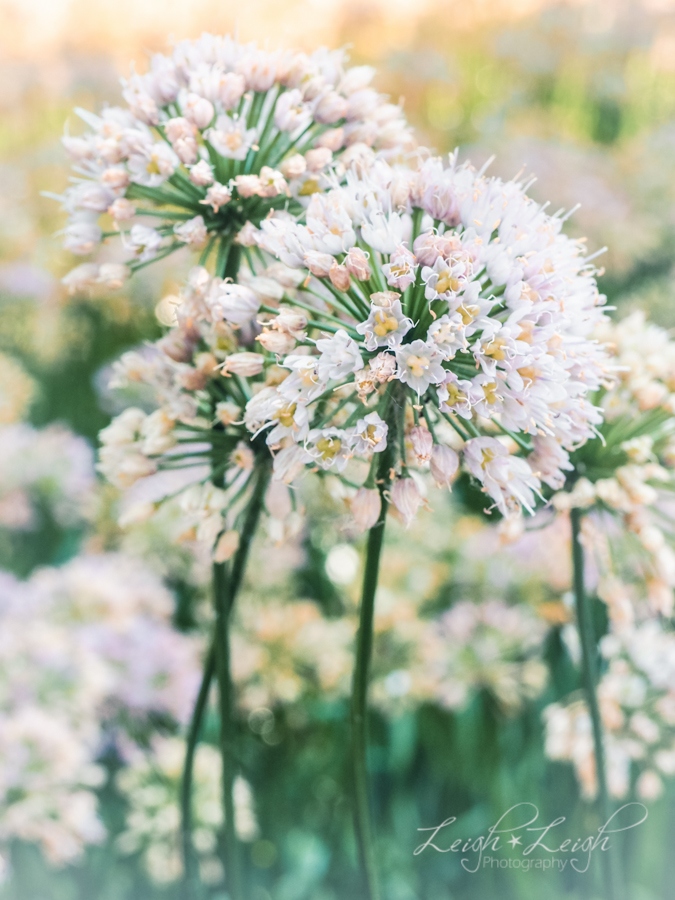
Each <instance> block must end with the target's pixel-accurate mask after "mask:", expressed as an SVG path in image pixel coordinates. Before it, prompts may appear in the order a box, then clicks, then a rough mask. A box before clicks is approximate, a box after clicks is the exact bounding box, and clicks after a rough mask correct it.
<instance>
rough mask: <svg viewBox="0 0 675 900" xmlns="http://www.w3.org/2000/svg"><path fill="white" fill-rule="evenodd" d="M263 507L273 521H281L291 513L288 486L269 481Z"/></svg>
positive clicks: (291, 507) (280, 482)
mask: <svg viewBox="0 0 675 900" xmlns="http://www.w3.org/2000/svg"><path fill="white" fill-rule="evenodd" d="M265 506H266V507H267V512H268V513H269V514H270V515H271V516H272V518H274V519H279V520H280V521H283V520H284V519H285V518H286V517H287V516H289V515H290V514H291V513H292V511H293V505H292V503H291V492H290V491H289V489H288V485H286V484H284V482H283V481H277V480H276V479H275V480H273V481H271V482H270V486H269V487H268V488H267V494H266V496H265Z"/></svg>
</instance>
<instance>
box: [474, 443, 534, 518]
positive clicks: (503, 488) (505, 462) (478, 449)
mask: <svg viewBox="0 0 675 900" xmlns="http://www.w3.org/2000/svg"><path fill="white" fill-rule="evenodd" d="M464 463H465V465H466V467H467V469H468V470H469V471H470V472H471V474H472V475H473V476H474V477H475V478H477V479H478V481H480V482H481V484H482V485H483V490H484V491H485V492H486V493H487V494H489V495H490V497H492V499H493V500H494V501H495V505H496V506H497V508H498V509H499V511H500V512H501V513H502V514H503V515H508V514H509V513H512V512H514V511H516V510H517V509H518V508H519V507H520V506H524V507H525V509H527V511H528V512H533V509H534V503H535V494H536V493H538V492H539V487H540V484H539V479H538V478H537V477H536V475H534V473H533V472H532V469H531V468H530V467H529V466H528V464H527V462H526V461H525V460H524V459H519V458H518V457H516V456H511V454H510V453H509V451H508V450H507V449H506V447H505V446H504V444H502V443H501V441H498V440H497V439H496V438H490V437H479V438H472V439H471V440H469V441H467V442H466V444H465V445H464Z"/></svg>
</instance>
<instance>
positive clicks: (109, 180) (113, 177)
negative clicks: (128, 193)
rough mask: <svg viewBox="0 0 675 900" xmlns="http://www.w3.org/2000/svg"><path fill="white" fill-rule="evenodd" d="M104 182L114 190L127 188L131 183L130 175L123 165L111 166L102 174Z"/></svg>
mask: <svg viewBox="0 0 675 900" xmlns="http://www.w3.org/2000/svg"><path fill="white" fill-rule="evenodd" d="M101 181H102V183H103V184H104V185H105V186H106V187H108V188H112V189H113V190H115V189H117V188H125V187H127V185H128V184H129V181H130V176H129V173H128V172H127V170H126V169H124V168H122V166H110V167H109V168H107V169H104V171H103V172H102V174H101Z"/></svg>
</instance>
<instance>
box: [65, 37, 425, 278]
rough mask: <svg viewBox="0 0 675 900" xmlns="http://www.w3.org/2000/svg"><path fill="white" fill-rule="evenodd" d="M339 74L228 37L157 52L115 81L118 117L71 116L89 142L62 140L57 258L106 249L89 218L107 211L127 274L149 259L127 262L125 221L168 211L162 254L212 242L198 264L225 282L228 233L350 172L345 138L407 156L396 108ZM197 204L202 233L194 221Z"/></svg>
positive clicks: (317, 60) (107, 113)
mask: <svg viewBox="0 0 675 900" xmlns="http://www.w3.org/2000/svg"><path fill="white" fill-rule="evenodd" d="M348 71H349V70H348V69H347V68H346V67H345V59H344V56H343V54H340V53H338V54H335V55H334V57H333V59H332V62H331V63H330V64H329V65H326V62H325V58H324V56H323V52H322V51H318V52H317V53H315V54H311V55H309V56H308V55H305V54H302V53H294V52H290V53H287V54H280V53H277V52H274V51H268V50H261V49H258V48H256V47H255V45H252V44H240V43H239V42H238V41H236V40H234V39H232V38H231V37H229V36H224V37H219V36H213V35H205V36H202V38H200V39H198V40H197V41H193V42H189V41H182V42H180V43H179V44H177V45H176V46H175V48H174V50H173V53H172V54H171V55H170V56H162V55H159V54H157V55H155V56H154V57H153V59H152V61H151V63H150V69H149V71H148V72H147V73H146V74H144V75H139V74H136V73H133V74H132V75H131V77H130V78H129V79H128V80H127V81H125V82H124V89H123V91H122V96H123V99H124V101H126V104H127V105H126V106H120V107H112V108H109V109H106V110H104V111H103V112H102V113H101V114H100V115H95V114H93V113H90V112H87V111H85V110H78V115H80V116H81V117H82V118H83V119H84V120H85V122H86V124H87V125H88V126H89V128H90V131H89V132H87V133H86V134H85V135H83V136H82V137H78V138H71V137H69V136H66V137H65V138H64V142H63V143H64V146H65V148H66V150H67V152H68V153H69V155H70V156H71V157H72V159H73V162H74V164H75V165H76V166H77V167H78V180H77V183H75V184H73V185H72V186H71V187H69V188H68V189H67V191H66V193H65V195H64V196H63V198H62V199H63V204H64V207H65V208H66V210H67V211H68V213H69V214H70V216H71V218H70V221H69V223H68V224H67V226H66V228H65V229H64V237H65V244H66V247H67V249H68V250H70V251H71V252H73V253H75V254H79V255H86V254H89V253H93V252H95V251H96V249H97V247H98V246H99V245H100V243H101V241H102V240H103V239H104V238H103V232H102V230H101V227H100V223H98V221H97V219H98V217H99V216H100V215H101V214H103V213H106V212H107V211H108V210H109V211H110V214H111V215H112V216H113V218H114V219H115V222H116V223H117V224H118V225H119V226H121V227H120V231H121V237H122V242H123V246H124V247H126V248H128V249H130V250H131V252H132V255H131V257H130V258H129V259H128V263H129V264H130V266H131V268H132V269H136V268H137V267H138V266H139V265H143V264H145V263H147V262H149V261H150V260H151V259H152V258H154V257H153V256H152V251H149V252H147V253H144V254H143V255H142V256H138V258H135V257H134V254H135V253H136V250H137V248H138V247H139V246H142V247H143V248H145V247H147V246H148V242H147V241H146V240H141V239H140V237H139V236H138V235H136V236H135V237H131V238H130V237H129V227H131V228H133V227H135V226H136V225H138V224H139V222H137V221H134V220H135V217H136V215H137V214H138V215H141V214H143V212H144V211H145V210H149V211H152V212H155V211H160V210H162V209H165V208H166V207H167V205H168V206H170V207H171V210H172V211H171V214H169V213H167V218H166V220H165V221H164V222H162V221H161V216H160V217H159V222H158V223H157V225H158V228H157V230H158V232H159V233H160V234H161V235H162V236H163V238H164V243H163V246H162V256H164V255H168V254H169V253H172V252H174V251H175V250H176V249H178V248H179V247H180V246H181V245H182V243H187V244H188V245H191V246H195V247H196V246H201V245H203V244H204V243H205V241H207V240H208V241H212V243H210V244H207V247H206V248H205V258H208V257H209V256H210V254H211V253H212V252H213V254H214V256H215V257H216V259H217V260H218V262H219V267H222V268H219V271H218V272H217V274H218V275H223V274H225V271H224V269H225V263H226V259H227V257H228V255H229V252H230V248H231V247H232V245H233V243H234V241H233V239H234V238H235V236H236V235H238V234H245V233H247V232H245V229H246V228H247V226H248V225H251V226H252V227H253V228H256V229H257V228H258V227H259V225H260V222H261V221H262V220H264V219H265V218H266V216H267V215H268V214H269V213H270V212H272V211H274V210H278V209H281V208H288V210H289V211H290V213H291V214H292V215H298V214H301V213H302V212H303V208H304V206H306V204H307V202H308V199H307V198H311V196H312V194H313V192H314V191H322V190H324V189H325V188H326V186H327V185H328V180H327V179H328V178H329V169H330V168H331V167H335V168H336V170H337V169H340V171H341V172H342V174H344V172H345V171H346V170H347V168H349V166H350V165H351V162H350V160H351V159H352V158H355V153H354V146H355V141H357V140H361V141H363V140H366V141H367V143H369V144H372V145H373V146H374V147H375V148H378V149H380V151H381V152H382V153H384V154H392V155H396V154H397V153H399V152H400V151H401V150H402V149H403V148H404V147H406V146H409V145H411V136H410V130H409V128H408V126H407V125H406V124H405V121H404V120H403V118H402V115H401V112H400V110H399V109H398V108H396V107H394V108H393V109H394V113H393V115H392V114H391V112H390V104H387V103H386V98H384V97H382V96H381V95H379V94H377V93H376V92H375V91H373V90H371V89H364V90H363V91H358V92H356V93H355V94H353V95H352V96H351V98H350V97H349V96H348V95H347V94H346V93H345V91H346V90H347V88H346V87H345V86H344V85H347V84H348V80H345V76H346V75H347V74H348ZM345 118H347V119H348V120H349V121H348V128H345V127H344V125H343V123H344V120H345ZM392 138H393V140H392ZM365 149H366V150H367V151H368V153H370V154H371V155H374V154H373V151H372V150H371V149H370V147H366V148H365ZM343 157H344V162H343V161H342V158H343ZM232 197H234V199H235V201H236V203H234V204H231V202H230V201H231V199H232ZM261 201H262V202H261ZM200 204H201V205H203V206H204V208H205V212H204V214H203V220H204V224H203V229H204V231H205V234H204V233H203V232H202V230H201V229H199V230H198V229H197V228H196V225H195V222H194V219H195V213H196V212H197V211H198V210H199V208H200ZM182 216H184V217H185V222H181V221H180V219H179V221H178V222H176V218H178V217H182ZM190 220H193V223H192V227H190V226H189V225H188V224H187V223H188V221H190ZM174 226H176V227H175V230H174ZM170 232H173V233H170ZM198 238H199V239H198ZM240 243H242V244H243V240H242V241H240ZM245 246H250V244H249V245H245ZM157 249H158V248H157V247H155V248H154V250H155V251H156V250H157ZM219 252H220V256H219V257H218V256H217V254H218V253H219ZM335 277H336V278H341V277H342V276H341V273H340V272H338V273H336V275H335ZM343 283H344V279H343Z"/></svg>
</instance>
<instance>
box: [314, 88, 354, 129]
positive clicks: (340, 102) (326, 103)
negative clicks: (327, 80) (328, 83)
mask: <svg viewBox="0 0 675 900" xmlns="http://www.w3.org/2000/svg"><path fill="white" fill-rule="evenodd" d="M346 115H347V100H346V99H345V98H344V97H341V96H340V95H339V94H338V93H337V91H329V92H328V93H327V94H324V96H323V97H322V98H321V100H319V104H318V106H317V107H316V109H315V110H314V119H315V121H317V122H319V123H320V124H321V125H332V124H333V122H337V121H339V120H340V119H344V117H345V116H346Z"/></svg>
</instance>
